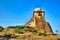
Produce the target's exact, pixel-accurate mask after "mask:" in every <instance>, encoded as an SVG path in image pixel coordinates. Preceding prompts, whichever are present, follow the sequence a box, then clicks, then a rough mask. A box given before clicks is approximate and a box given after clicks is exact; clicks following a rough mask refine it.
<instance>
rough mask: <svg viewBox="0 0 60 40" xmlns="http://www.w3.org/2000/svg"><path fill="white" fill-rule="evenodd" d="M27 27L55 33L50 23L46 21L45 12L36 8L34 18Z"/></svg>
mask: <svg viewBox="0 0 60 40" xmlns="http://www.w3.org/2000/svg"><path fill="white" fill-rule="evenodd" d="M25 26H30V27H34V28H36V29H37V30H40V31H41V32H44V31H45V32H48V33H53V32H52V29H51V26H50V24H49V23H48V22H46V21H45V12H44V10H42V9H40V8H36V9H35V10H34V12H33V17H32V18H31V20H30V21H29V22H27V23H26V24H25Z"/></svg>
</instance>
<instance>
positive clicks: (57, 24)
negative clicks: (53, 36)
mask: <svg viewBox="0 0 60 40" xmlns="http://www.w3.org/2000/svg"><path fill="white" fill-rule="evenodd" d="M37 7H40V8H41V9H43V10H45V18H46V21H47V22H49V23H50V25H51V27H52V29H53V31H54V32H55V31H56V30H58V31H59V32H58V33H60V0H0V26H3V27H7V26H9V25H23V24H25V23H26V22H28V21H29V20H30V18H32V16H33V11H34V9H35V8H37ZM55 33H56V32H55Z"/></svg>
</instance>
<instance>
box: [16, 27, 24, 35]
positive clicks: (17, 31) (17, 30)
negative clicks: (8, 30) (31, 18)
mask: <svg viewBox="0 0 60 40" xmlns="http://www.w3.org/2000/svg"><path fill="white" fill-rule="evenodd" d="M15 32H16V33H19V34H23V33H24V29H20V28H16V30H15Z"/></svg>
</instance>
